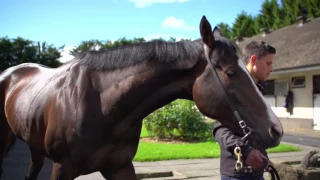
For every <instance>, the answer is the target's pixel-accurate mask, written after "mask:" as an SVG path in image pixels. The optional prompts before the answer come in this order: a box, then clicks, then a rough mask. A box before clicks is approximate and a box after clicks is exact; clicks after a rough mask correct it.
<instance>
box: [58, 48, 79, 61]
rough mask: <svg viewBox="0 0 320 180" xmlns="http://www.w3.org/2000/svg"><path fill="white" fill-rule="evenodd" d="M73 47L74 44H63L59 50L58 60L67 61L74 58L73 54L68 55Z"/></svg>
mask: <svg viewBox="0 0 320 180" xmlns="http://www.w3.org/2000/svg"><path fill="white" fill-rule="evenodd" d="M73 48H75V46H65V47H64V48H63V50H62V51H61V57H60V58H59V61H60V62H62V63H65V62H67V61H70V60H71V59H73V58H74V56H72V55H70V51H71V50H72V49H73Z"/></svg>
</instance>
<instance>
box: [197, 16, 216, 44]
mask: <svg viewBox="0 0 320 180" xmlns="http://www.w3.org/2000/svg"><path fill="white" fill-rule="evenodd" d="M200 33H201V38H202V41H203V42H204V44H205V45H207V46H208V47H209V49H210V50H212V49H213V45H214V36H213V33H212V28H211V25H210V23H209V22H208V20H207V18H206V16H203V17H202V19H201V22H200Z"/></svg>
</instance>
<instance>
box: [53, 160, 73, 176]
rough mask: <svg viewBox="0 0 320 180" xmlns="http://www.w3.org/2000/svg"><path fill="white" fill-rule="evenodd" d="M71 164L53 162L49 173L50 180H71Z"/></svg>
mask: <svg viewBox="0 0 320 180" xmlns="http://www.w3.org/2000/svg"><path fill="white" fill-rule="evenodd" d="M73 179H74V177H73V173H72V166H71V162H65V161H63V162H62V163H58V162H54V164H53V167H52V173H51V180H73Z"/></svg>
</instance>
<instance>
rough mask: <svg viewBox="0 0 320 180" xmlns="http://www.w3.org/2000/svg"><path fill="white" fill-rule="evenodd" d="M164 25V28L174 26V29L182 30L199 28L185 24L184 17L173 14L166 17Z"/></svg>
mask: <svg viewBox="0 0 320 180" xmlns="http://www.w3.org/2000/svg"><path fill="white" fill-rule="evenodd" d="M162 27H163V28H172V29H181V30H186V31H195V30H197V28H194V27H191V26H187V25H185V24H184V20H183V19H177V18H175V17H173V16H171V17H168V18H166V19H165V20H164V21H163V22H162Z"/></svg>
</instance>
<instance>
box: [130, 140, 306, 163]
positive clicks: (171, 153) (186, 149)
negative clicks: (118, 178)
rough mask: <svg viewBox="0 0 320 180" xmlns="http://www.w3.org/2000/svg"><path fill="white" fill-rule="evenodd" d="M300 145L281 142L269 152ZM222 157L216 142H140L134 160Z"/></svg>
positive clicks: (281, 150) (295, 148)
mask: <svg viewBox="0 0 320 180" xmlns="http://www.w3.org/2000/svg"><path fill="white" fill-rule="evenodd" d="M300 150H301V149H300V148H298V147H294V146H290V145H287V144H280V145H279V146H278V147H276V148H272V149H268V150H267V152H268V153H271V152H272V153H276V152H289V151H300ZM217 157H220V147H219V145H218V144H217V143H215V142H201V143H183V144H168V143H151V142H140V143H139V147H138V152H137V154H136V156H135V158H134V161H160V160H171V159H196V158H217Z"/></svg>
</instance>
